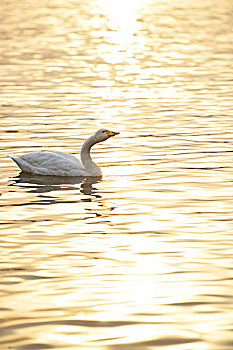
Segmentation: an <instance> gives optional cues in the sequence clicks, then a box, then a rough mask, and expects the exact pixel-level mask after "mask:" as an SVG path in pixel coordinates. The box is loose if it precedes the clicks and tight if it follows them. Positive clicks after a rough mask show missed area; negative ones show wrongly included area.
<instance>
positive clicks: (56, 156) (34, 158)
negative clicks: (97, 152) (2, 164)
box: [10, 129, 119, 176]
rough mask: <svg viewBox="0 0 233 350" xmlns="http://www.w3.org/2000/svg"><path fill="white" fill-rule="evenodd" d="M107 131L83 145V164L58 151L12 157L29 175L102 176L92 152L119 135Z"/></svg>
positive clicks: (99, 131)
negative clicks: (99, 143)
mask: <svg viewBox="0 0 233 350" xmlns="http://www.w3.org/2000/svg"><path fill="white" fill-rule="evenodd" d="M118 134H119V132H113V131H110V130H106V129H100V130H98V131H96V133H95V134H94V135H92V136H91V137H89V138H88V139H87V140H86V141H85V142H84V144H83V145H82V148H81V152H80V157H81V162H80V161H79V160H78V159H77V158H76V157H74V156H72V155H70V154H67V153H63V152H58V151H41V152H32V153H27V154H24V155H22V156H20V157H10V158H11V159H13V161H14V162H15V163H16V164H17V165H18V166H19V168H20V169H21V170H22V171H24V172H27V173H31V174H36V175H54V176H101V175H102V173H101V170H100V168H99V167H98V165H96V164H95V163H94V162H93V160H92V159H91V155H90V150H91V147H92V146H93V145H95V144H96V143H98V142H102V141H105V140H107V139H108V138H109V137H111V136H115V135H118Z"/></svg>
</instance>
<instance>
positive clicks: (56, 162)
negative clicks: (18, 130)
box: [12, 151, 86, 176]
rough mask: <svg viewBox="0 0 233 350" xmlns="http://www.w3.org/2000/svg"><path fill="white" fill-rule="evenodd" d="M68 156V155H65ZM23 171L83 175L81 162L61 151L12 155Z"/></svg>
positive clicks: (43, 173) (42, 173)
mask: <svg viewBox="0 0 233 350" xmlns="http://www.w3.org/2000/svg"><path fill="white" fill-rule="evenodd" d="M67 156H68V157H67ZM12 159H13V160H14V161H15V162H16V164H17V165H18V166H19V167H20V169H22V170H23V171H26V172H30V173H33V174H41V175H58V176H83V175H84V176H85V173H86V172H85V168H84V167H83V165H82V164H81V162H80V161H79V160H78V159H77V158H75V157H73V156H70V155H67V154H66V153H63V152H55V151H54V152H52V151H42V152H33V153H27V154H24V155H22V156H20V157H12Z"/></svg>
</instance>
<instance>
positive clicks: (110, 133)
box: [105, 130, 120, 137]
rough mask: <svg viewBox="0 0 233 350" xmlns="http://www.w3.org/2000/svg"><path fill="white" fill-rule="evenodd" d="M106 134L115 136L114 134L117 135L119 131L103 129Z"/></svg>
mask: <svg viewBox="0 0 233 350" xmlns="http://www.w3.org/2000/svg"><path fill="white" fill-rule="evenodd" d="M105 132H106V134H107V135H108V136H109V137H110V136H115V135H119V134H120V133H119V132H114V131H110V130H107V131H105Z"/></svg>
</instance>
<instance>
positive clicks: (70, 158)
mask: <svg viewBox="0 0 233 350" xmlns="http://www.w3.org/2000/svg"><path fill="white" fill-rule="evenodd" d="M46 152H48V153H54V154H57V155H58V156H61V157H64V158H66V159H68V160H70V161H71V162H74V163H76V164H77V165H78V166H79V167H80V168H83V165H82V163H81V162H80V161H79V160H78V159H77V158H76V157H75V156H72V155H71V154H68V153H64V152H59V151H46ZM38 153H40V152H38ZM43 153H45V151H43Z"/></svg>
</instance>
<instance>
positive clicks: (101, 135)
mask: <svg viewBox="0 0 233 350" xmlns="http://www.w3.org/2000/svg"><path fill="white" fill-rule="evenodd" d="M118 134H120V133H119V132H114V131H110V130H107V129H99V130H98V131H96V133H95V139H96V142H102V141H105V140H107V139H108V138H109V137H112V136H115V135H118Z"/></svg>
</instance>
